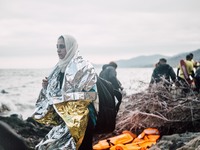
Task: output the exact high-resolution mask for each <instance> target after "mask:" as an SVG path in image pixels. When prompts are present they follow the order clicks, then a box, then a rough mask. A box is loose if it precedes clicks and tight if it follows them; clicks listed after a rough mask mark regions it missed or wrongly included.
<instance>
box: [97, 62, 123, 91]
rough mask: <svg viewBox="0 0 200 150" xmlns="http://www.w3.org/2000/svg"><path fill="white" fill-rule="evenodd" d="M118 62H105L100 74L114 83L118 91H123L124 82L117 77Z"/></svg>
mask: <svg viewBox="0 0 200 150" xmlns="http://www.w3.org/2000/svg"><path fill="white" fill-rule="evenodd" d="M116 69H117V64H116V63H115V62H113V61H111V62H110V63H109V64H105V65H103V67H102V71H101V72H100V74H99V76H100V77H101V78H103V79H105V80H107V81H109V82H111V83H112V85H113V88H114V89H116V90H117V91H122V90H123V88H122V84H121V83H120V81H119V80H118V79H117V71H116Z"/></svg>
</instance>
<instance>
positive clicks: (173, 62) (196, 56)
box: [167, 49, 200, 67]
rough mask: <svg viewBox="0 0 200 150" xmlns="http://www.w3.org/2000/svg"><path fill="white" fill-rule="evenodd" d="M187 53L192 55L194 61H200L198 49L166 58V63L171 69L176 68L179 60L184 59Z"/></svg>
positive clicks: (199, 50)
mask: <svg viewBox="0 0 200 150" xmlns="http://www.w3.org/2000/svg"><path fill="white" fill-rule="evenodd" d="M189 53H193V55H194V58H193V59H194V60H195V61H200V49H197V50H195V51H190V52H187V53H181V54H178V55H175V56H172V57H170V58H168V60H167V62H168V64H170V65H171V66H172V67H177V66H178V64H179V61H180V60H181V59H185V57H186V55H187V54H189Z"/></svg>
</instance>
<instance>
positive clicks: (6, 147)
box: [0, 121, 29, 150]
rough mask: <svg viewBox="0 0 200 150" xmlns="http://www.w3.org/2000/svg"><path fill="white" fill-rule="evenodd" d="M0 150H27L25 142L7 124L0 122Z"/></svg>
mask: <svg viewBox="0 0 200 150" xmlns="http://www.w3.org/2000/svg"><path fill="white" fill-rule="evenodd" d="M0 149H1V150H29V148H28V147H27V145H26V144H25V141H24V140H23V139H22V137H20V136H19V135H18V134H17V133H16V132H15V131H14V130H13V129H12V128H11V127H10V126H9V125H8V124H6V123H4V122H2V121H0Z"/></svg>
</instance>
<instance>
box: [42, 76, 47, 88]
mask: <svg viewBox="0 0 200 150" xmlns="http://www.w3.org/2000/svg"><path fill="white" fill-rule="evenodd" d="M47 85H48V78H47V77H45V78H44V79H43V80H42V87H43V89H47Z"/></svg>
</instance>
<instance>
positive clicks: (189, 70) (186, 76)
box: [177, 54, 194, 84]
mask: <svg viewBox="0 0 200 150" xmlns="http://www.w3.org/2000/svg"><path fill="white" fill-rule="evenodd" d="M191 60H192V57H191V55H190V54H188V55H186V60H184V65H181V64H179V66H178V68H177V77H178V80H181V81H182V82H186V84H191V83H192V79H191V78H194V67H193V62H192V61H191ZM181 66H185V69H184V68H183V67H181Z"/></svg>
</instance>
